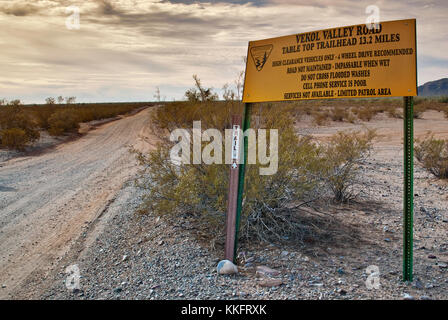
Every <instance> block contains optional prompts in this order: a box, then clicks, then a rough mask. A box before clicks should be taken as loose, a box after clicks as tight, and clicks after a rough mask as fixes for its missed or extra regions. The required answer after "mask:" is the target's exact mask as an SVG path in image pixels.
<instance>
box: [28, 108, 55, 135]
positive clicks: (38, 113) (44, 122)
mask: <svg viewBox="0 0 448 320" xmlns="http://www.w3.org/2000/svg"><path fill="white" fill-rule="evenodd" d="M57 108H58V107H57V106H55V105H52V104H47V105H43V106H36V107H35V108H33V111H34V112H33V117H34V119H36V123H37V125H38V126H39V128H42V129H44V130H48V129H49V128H50V123H49V122H48V119H49V118H50V117H51V115H52V114H53V113H55V111H56V110H57Z"/></svg>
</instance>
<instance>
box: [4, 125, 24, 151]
mask: <svg viewBox="0 0 448 320" xmlns="http://www.w3.org/2000/svg"><path fill="white" fill-rule="evenodd" d="M0 142H1V145H2V146H3V147H5V148H8V149H17V150H23V149H24V147H25V146H26V144H27V143H28V142H29V138H28V137H27V135H26V132H25V131H24V130H22V129H19V128H11V129H4V130H1V131H0Z"/></svg>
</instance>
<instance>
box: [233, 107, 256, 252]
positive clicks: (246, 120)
mask: <svg viewBox="0 0 448 320" xmlns="http://www.w3.org/2000/svg"><path fill="white" fill-rule="evenodd" d="M251 108H252V104H251V103H245V104H244V121H243V139H244V140H243V150H242V155H241V157H242V158H241V165H240V172H239V178H238V202H237V203H238V204H237V209H236V228H235V247H234V255H235V257H236V255H237V248H238V235H239V230H240V221H241V212H242V211H243V193H244V177H245V173H246V162H247V150H248V137H247V135H245V134H244V133H245V132H246V130H247V129H249V128H250V113H251Z"/></svg>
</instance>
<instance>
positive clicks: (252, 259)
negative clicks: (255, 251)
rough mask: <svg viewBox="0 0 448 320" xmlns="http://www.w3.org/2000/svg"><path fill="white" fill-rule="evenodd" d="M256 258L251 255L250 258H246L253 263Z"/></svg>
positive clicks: (247, 261)
mask: <svg viewBox="0 0 448 320" xmlns="http://www.w3.org/2000/svg"><path fill="white" fill-rule="evenodd" d="M254 260H255V258H254V257H249V258H247V259H246V263H251V262H253V261H254Z"/></svg>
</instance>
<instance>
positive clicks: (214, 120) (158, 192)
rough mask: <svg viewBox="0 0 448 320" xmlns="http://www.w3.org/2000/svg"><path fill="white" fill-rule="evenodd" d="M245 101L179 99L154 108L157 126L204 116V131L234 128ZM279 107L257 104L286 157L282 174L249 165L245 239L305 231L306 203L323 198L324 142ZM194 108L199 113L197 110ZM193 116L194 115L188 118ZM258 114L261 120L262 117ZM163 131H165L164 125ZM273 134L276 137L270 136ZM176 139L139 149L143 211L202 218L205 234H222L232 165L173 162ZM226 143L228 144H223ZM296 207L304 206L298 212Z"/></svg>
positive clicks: (281, 154) (186, 122)
mask: <svg viewBox="0 0 448 320" xmlns="http://www.w3.org/2000/svg"><path fill="white" fill-rule="evenodd" d="M240 107H241V106H240V105H233V106H232V105H229V104H224V105H222V104H221V105H220V104H218V103H210V104H208V105H201V107H200V108H198V106H197V105H196V104H194V103H181V104H177V103H176V104H171V105H170V106H165V107H160V108H159V109H158V110H157V112H155V114H154V118H153V119H154V121H155V126H156V127H158V128H165V129H168V128H170V129H169V130H167V131H166V133H165V134H166V135H169V134H168V132H169V131H171V130H172V129H174V128H176V126H177V125H179V124H182V125H183V127H184V128H191V127H192V123H191V122H189V121H190V120H201V121H202V130H205V129H207V128H217V129H218V130H219V131H221V132H223V130H224V129H225V128H230V119H229V115H230V114H232V113H237V112H240V110H241V109H240ZM277 108H278V106H276V107H273V106H272V105H264V106H263V108H254V110H253V113H252V114H253V120H254V118H256V117H258V125H259V126H260V127H261V128H267V129H269V128H273V129H278V130H279V131H278V134H279V138H278V141H279V146H278V147H279V150H278V152H279V163H278V170H277V173H276V174H274V175H267V176H263V175H260V174H259V168H260V167H265V166H262V165H261V164H259V163H257V164H250V165H247V166H246V187H245V193H244V200H243V213H242V218H241V229H240V230H241V232H240V236H241V238H242V239H246V240H247V239H258V240H264V241H279V240H280V241H281V240H282V239H283V240H284V237H288V238H289V239H293V238H297V237H299V238H300V237H301V230H303V229H302V228H301V227H302V225H301V222H300V210H299V208H300V206H301V205H302V204H303V203H305V202H307V201H308V200H310V199H314V198H317V197H318V195H319V194H320V190H321V188H322V186H321V184H322V182H321V181H320V180H319V178H318V175H317V174H316V172H318V166H319V164H320V163H321V161H320V160H319V158H318V155H319V153H318V150H319V147H318V146H317V145H316V144H314V143H313V142H312V140H311V139H310V138H307V137H298V136H297V135H296V134H295V132H294V126H293V119H292V117H290V116H288V113H286V112H285V113H283V112H279V111H278V109H277ZM193 115H194V116H193ZM187 119H188V120H187ZM256 122H257V121H253V123H254V124H255V123H256ZM159 132H160V131H159ZM268 141H269V138H268ZM172 145H173V143H172V142H171V143H169V142H168V141H167V140H166V139H165V140H164V142H163V143H160V144H159V145H158V146H157V148H156V149H155V150H154V151H152V152H150V153H149V154H142V153H138V159H139V160H140V163H141V164H142V167H143V171H142V175H141V176H142V177H144V179H142V180H141V181H140V183H141V185H142V186H143V187H144V188H145V189H147V194H146V196H145V199H144V206H143V207H142V211H143V212H148V211H149V212H152V213H154V214H157V215H167V216H169V217H176V219H178V218H179V216H180V215H183V216H188V217H190V218H191V219H193V220H194V222H195V225H196V227H197V228H198V229H199V230H200V232H201V233H203V234H207V235H215V236H216V237H221V236H222V233H223V231H224V224H225V214H226V201H227V193H228V179H229V166H228V165H224V164H212V165H204V164H197V165H193V164H176V163H173V162H171V161H170V157H169V154H170V149H171V147H172ZM223 150H225V149H224V146H223ZM292 208H297V211H294V210H293V209H292Z"/></svg>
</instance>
